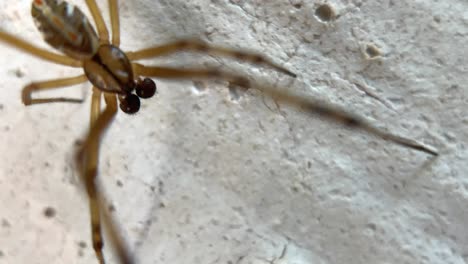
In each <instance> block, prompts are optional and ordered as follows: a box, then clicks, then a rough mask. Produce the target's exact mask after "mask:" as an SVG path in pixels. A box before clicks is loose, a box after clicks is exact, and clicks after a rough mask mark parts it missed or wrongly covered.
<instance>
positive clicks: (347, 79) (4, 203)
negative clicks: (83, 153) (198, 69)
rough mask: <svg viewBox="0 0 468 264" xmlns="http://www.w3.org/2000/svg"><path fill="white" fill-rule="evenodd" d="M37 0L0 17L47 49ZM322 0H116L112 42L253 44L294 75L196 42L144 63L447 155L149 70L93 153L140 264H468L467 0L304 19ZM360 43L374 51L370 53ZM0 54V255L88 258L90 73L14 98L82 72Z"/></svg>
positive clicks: (386, 2)
mask: <svg viewBox="0 0 468 264" xmlns="http://www.w3.org/2000/svg"><path fill="white" fill-rule="evenodd" d="M30 2H31V1H26V0H25V1H1V3H0V8H1V11H0V28H1V29H2V30H7V31H9V32H14V33H17V34H18V35H20V36H21V37H23V38H25V39H28V40H31V41H33V42H34V43H35V44H37V45H39V46H42V47H47V46H46V45H45V44H44V43H43V41H42V39H41V38H40V35H39V33H38V32H37V30H36V29H35V27H34V25H33V22H32V19H31V18H30V16H29V9H30V7H29V6H30ZM73 2H75V3H76V4H77V5H79V6H81V7H83V10H84V11H85V12H86V13H88V11H87V9H86V8H84V5H83V2H84V1H73ZM100 2H102V3H100V4H103V5H101V6H102V7H103V10H105V9H104V7H105V2H107V1H100ZM320 3H321V2H320V1H312V0H310V1H300V0H294V1H293V0H290V1H287V0H271V1H243V0H240V1H234V0H231V1H228V0H216V1H215V0H212V1H208V0H196V1H195V0H194V1H179V0H174V1H162V0H161V1H153V0H127V1H121V3H120V7H121V11H122V14H121V15H122V20H121V23H122V43H123V44H122V47H123V48H124V49H125V50H135V49H138V48H142V47H147V46H150V45H152V44H157V43H163V42H166V41H169V40H173V39H176V38H179V37H184V36H198V37H201V38H202V39H204V40H206V41H210V42H212V43H219V44H223V45H228V46H232V47H245V48H249V49H252V50H255V51H259V52H261V53H263V54H267V55H268V56H269V57H271V58H273V59H274V60H275V61H277V62H281V63H284V64H285V65H286V66H287V67H288V68H289V69H291V70H292V71H294V72H296V73H297V74H298V75H299V78H298V79H297V80H296V81H294V82H293V81H291V79H289V78H288V77H286V76H282V75H279V74H277V73H275V72H274V71H271V70H269V69H266V68H262V67H255V66H251V65H244V64H239V63H237V62H232V61H230V60H221V59H219V58H209V59H204V57H203V56H196V55H192V54H190V55H189V54H182V55H180V56H172V57H169V58H167V59H158V60H156V59H155V60H151V61H148V63H152V64H156V63H165V64H172V65H204V64H208V65H216V66H220V65H224V66H223V67H226V68H227V69H231V70H235V71H239V72H242V73H243V74H246V75H248V76H251V77H253V78H260V79H267V80H269V81H270V82H271V83H272V84H277V85H279V86H281V85H282V86H284V88H285V89H291V90H297V91H303V92H306V93H309V94H311V95H313V96H315V97H317V98H320V99H321V100H323V101H326V102H331V103H334V104H337V105H339V106H341V107H345V108H346V109H349V111H351V112H354V113H358V114H360V115H362V116H365V117H366V118H367V119H369V120H370V121H371V122H373V123H374V124H376V125H378V126H380V127H382V128H384V129H388V130H390V131H392V132H395V133H398V134H400V135H406V136H408V137H411V138H414V139H417V140H420V141H423V142H425V143H427V144H430V145H433V146H435V147H437V148H438V149H439V150H440V152H441V155H440V156H439V157H438V158H436V159H431V157H429V156H427V155H426V154H423V153H419V152H417V151H412V150H408V149H405V148H402V147H400V146H397V145H395V144H391V143H388V142H385V141H383V140H380V139H377V138H374V137H372V136H369V135H367V134H363V133H360V132H357V131H350V130H347V129H344V128H343V127H340V126H337V125H335V124H332V123H330V122H327V120H321V119H319V118H315V117H311V116H309V115H306V114H304V113H300V112H298V111H295V110H293V109H291V108H289V107H286V106H280V109H278V108H277V107H276V106H275V103H274V101H272V100H270V99H268V98H265V97H262V96H261V94H259V93H256V92H254V91H248V92H246V93H243V92H241V91H231V92H230V91H229V90H228V89H226V88H227V86H228V85H227V83H225V82H220V81H203V82H195V83H194V82H191V81H176V82H167V81H159V82H158V85H159V94H158V96H157V98H154V99H151V100H150V101H145V102H144V105H143V107H142V110H141V112H140V113H139V114H138V115H136V116H127V115H124V114H122V113H120V114H119V115H118V117H117V119H116V121H115V123H114V124H113V126H112V128H111V129H110V130H109V131H108V133H107V134H106V137H105V139H104V141H103V143H102V153H101V160H100V165H101V168H100V181H101V183H102V186H104V187H103V188H104V189H105V192H106V197H107V203H108V204H109V205H112V206H113V207H114V209H115V211H114V213H113V216H115V217H116V218H117V219H118V220H119V221H120V223H121V227H122V233H123V234H125V236H126V237H127V238H128V242H129V244H130V245H131V247H132V250H133V252H134V254H135V257H136V258H137V260H138V263H187V264H189V263H191V264H193V263H207V264H209V263H242V264H246V263H276V264H279V263H282V264H286V263H287V264H305V263H314V264H315V263H349V264H354V263H441V264H442V263H443V264H447V263H466V262H467V261H468V235H467V234H468V227H467V223H468V209H467V208H468V207H467V203H468V177H467V176H468V175H467V171H468V165H467V159H468V150H467V149H466V143H467V139H468V133H467V129H466V128H467V125H468V119H467V115H466V112H467V110H468V106H467V103H468V102H467V86H466V84H467V83H468V77H467V76H468V69H467V65H468V59H467V58H468V56H467V49H466V43H467V41H468V11H467V10H468V4H467V2H466V1H464V0H449V1H416V0H402V1H391V0H376V1H361V0H348V1H340V0H336V1H328V3H329V4H330V5H331V6H333V8H334V9H335V10H336V13H337V15H338V16H337V18H336V19H335V20H334V21H331V22H329V23H321V22H320V21H318V20H317V18H316V17H315V16H314V13H315V9H316V8H317V7H318V5H319V4H320ZM104 14H107V11H106V10H105V12H104ZM368 45H371V46H372V45H373V46H375V47H376V48H377V49H379V50H380V52H381V56H380V57H379V58H375V59H370V58H367V57H366V55H365V50H366V47H367V46H368ZM363 51H364V53H363ZM0 63H1V67H0V71H1V72H0V75H1V79H0V89H1V91H2V92H1V93H0V148H1V151H0V201H1V209H0V221H1V226H0V263H8V264H16V263H48V264H50V263H95V260H94V253H93V251H92V248H91V247H90V241H89V237H90V234H89V225H88V211H87V200H86V196H85V194H84V191H83V188H82V186H80V184H79V180H78V175H77V174H76V172H75V170H74V167H73V164H72V161H73V153H74V151H75V142H76V141H77V140H79V139H82V138H83V136H84V134H85V132H86V129H87V125H88V111H89V101H90V100H89V95H90V91H89V87H90V85H89V84H86V85H79V86H77V87H75V88H70V89H64V90H61V91H58V92H57V93H55V92H54V93H53V94H66V95H71V96H76V97H81V96H86V97H87V101H86V102H85V103H84V104H82V105H63V104H56V105H42V106H33V107H24V106H23V105H22V103H21V100H20V92H21V88H22V87H23V86H24V85H26V84H27V83H29V82H31V81H33V80H43V79H50V78H55V77H65V76H71V75H73V74H76V72H77V71H76V70H73V69H68V68H65V67H62V66H55V65H52V64H50V63H46V62H43V61H40V60H38V59H35V58H32V57H31V56H28V55H25V54H23V53H21V52H18V51H16V50H13V49H11V48H10V47H7V46H5V45H0ZM78 72H79V71H78ZM47 207H52V208H54V209H55V211H56V215H55V216H54V217H53V218H46V217H45V216H44V210H45V208H47ZM83 242H84V243H83ZM106 249H107V248H106ZM106 254H107V256H108V257H109V258H112V256H111V254H110V253H109V252H108V251H106ZM109 263H114V262H112V261H110V262H109Z"/></svg>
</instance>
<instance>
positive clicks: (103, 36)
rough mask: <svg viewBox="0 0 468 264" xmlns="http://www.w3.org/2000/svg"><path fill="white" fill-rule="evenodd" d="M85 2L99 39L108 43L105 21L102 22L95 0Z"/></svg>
mask: <svg viewBox="0 0 468 264" xmlns="http://www.w3.org/2000/svg"><path fill="white" fill-rule="evenodd" d="M86 4H87V5H88V8H89V11H90V12H91V15H92V16H93V19H94V22H95V23H96V27H97V30H98V34H99V41H100V42H101V43H104V44H108V43H109V31H108V30H107V27H106V23H104V19H103V18H102V15H101V11H100V10H99V7H98V6H97V4H96V1H95V0H86Z"/></svg>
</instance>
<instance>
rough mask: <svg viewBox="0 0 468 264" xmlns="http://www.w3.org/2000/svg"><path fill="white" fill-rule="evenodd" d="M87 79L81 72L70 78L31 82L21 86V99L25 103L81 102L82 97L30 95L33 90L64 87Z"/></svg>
mask: <svg viewBox="0 0 468 264" xmlns="http://www.w3.org/2000/svg"><path fill="white" fill-rule="evenodd" d="M87 80H88V79H87V78H86V76H85V75H83V74H82V75H79V76H76V77H70V78H63V79H56V80H50V81H43V82H33V83H30V84H28V85H27V86H26V87H24V88H23V91H22V95H21V99H22V100H23V104H25V105H32V104H46V103H56V102H65V103H82V102H83V99H74V98H65V97H56V98H40V99H33V98H31V95H32V93H33V92H38V91H45V90H52V89H59V88H64V87H66V86H72V85H76V84H80V83H83V82H85V81H87Z"/></svg>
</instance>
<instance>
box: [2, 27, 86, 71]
mask: <svg viewBox="0 0 468 264" xmlns="http://www.w3.org/2000/svg"><path fill="white" fill-rule="evenodd" d="M0 41H3V42H5V43H7V44H9V45H11V46H13V47H15V48H17V49H20V50H22V51H24V52H26V53H29V54H31V55H34V56H36V57H39V58H41V59H44V60H47V61H50V62H54V63H57V64H62V65H66V66H71V67H82V66H83V63H82V62H81V61H78V60H75V59H72V58H69V57H67V56H63V55H59V54H55V53H53V52H50V51H47V50H44V49H41V48H38V47H36V46H34V45H32V44H29V43H28V42H26V41H24V40H22V39H20V38H18V37H16V36H13V35H11V34H9V33H6V32H3V31H0Z"/></svg>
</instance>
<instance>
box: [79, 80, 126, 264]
mask: <svg viewBox="0 0 468 264" xmlns="http://www.w3.org/2000/svg"><path fill="white" fill-rule="evenodd" d="M101 97H102V93H101V91H100V90H98V89H97V88H95V87H94V88H93V96H92V101H91V116H90V129H89V133H88V135H87V137H86V139H85V141H84V142H83V145H82V146H81V149H80V151H79V152H78V153H77V155H76V161H77V165H78V168H79V171H80V174H81V180H82V181H83V183H84V185H85V186H86V191H87V193H88V198H89V208H90V218H91V219H90V220H91V232H92V241H93V249H94V251H95V253H96V256H97V258H98V260H99V263H100V264H104V263H105V260H104V253H103V246H104V244H103V236H102V225H103V223H104V224H105V226H106V227H107V230H108V231H109V232H108V233H109V237H110V242H111V243H112V245H113V246H114V248H115V249H116V251H117V254H118V255H117V257H118V260H119V262H118V263H121V264H130V263H133V260H132V258H131V254H130V253H129V252H128V251H127V246H126V245H124V242H123V240H122V239H121V237H120V236H119V235H118V232H117V228H116V224H115V223H114V221H113V219H112V217H110V216H108V215H107V214H105V212H104V210H102V206H101V202H100V193H99V188H98V186H97V182H96V177H97V173H98V163H99V145H100V140H101V137H102V135H103V134H104V132H105V131H106V129H107V128H108V127H109V125H110V124H111V123H112V121H113V119H114V117H115V115H116V114H117V110H118V108H117V98H116V95H115V94H110V93H109V94H108V93H106V94H104V99H105V102H106V108H105V109H104V111H102V112H101V104H100V102H101ZM101 216H102V218H101Z"/></svg>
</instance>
